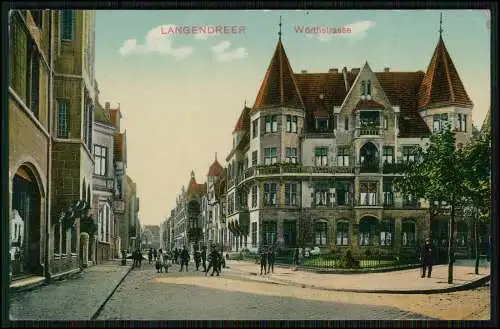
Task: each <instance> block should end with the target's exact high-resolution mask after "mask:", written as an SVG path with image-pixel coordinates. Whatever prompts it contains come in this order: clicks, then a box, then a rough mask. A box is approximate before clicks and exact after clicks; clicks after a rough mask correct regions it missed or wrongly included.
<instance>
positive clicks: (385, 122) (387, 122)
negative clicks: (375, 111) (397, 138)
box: [384, 117, 389, 130]
mask: <svg viewBox="0 0 500 329" xmlns="http://www.w3.org/2000/svg"><path fill="white" fill-rule="evenodd" d="M384 129H385V130H387V129H389V119H388V118H387V117H384Z"/></svg>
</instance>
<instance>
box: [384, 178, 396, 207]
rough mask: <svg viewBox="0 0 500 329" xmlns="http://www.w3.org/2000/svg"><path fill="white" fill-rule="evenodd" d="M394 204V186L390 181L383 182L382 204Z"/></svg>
mask: <svg viewBox="0 0 500 329" xmlns="http://www.w3.org/2000/svg"><path fill="white" fill-rule="evenodd" d="M393 205H394V188H393V186H392V183H384V206H393Z"/></svg>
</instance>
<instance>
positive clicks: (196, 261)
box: [193, 250, 201, 271]
mask: <svg viewBox="0 0 500 329" xmlns="http://www.w3.org/2000/svg"><path fill="white" fill-rule="evenodd" d="M193 256H194V264H195V266H196V271H199V270H200V263H201V252H200V251H199V250H196V251H195V252H194V255H193Z"/></svg>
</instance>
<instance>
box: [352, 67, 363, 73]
mask: <svg viewBox="0 0 500 329" xmlns="http://www.w3.org/2000/svg"><path fill="white" fill-rule="evenodd" d="M359 71H361V69H360V68H352V69H351V72H352V73H354V74H358V73H359Z"/></svg>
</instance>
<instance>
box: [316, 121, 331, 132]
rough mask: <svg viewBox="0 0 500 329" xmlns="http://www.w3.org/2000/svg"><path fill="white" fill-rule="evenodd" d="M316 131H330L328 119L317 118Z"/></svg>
mask: <svg viewBox="0 0 500 329" xmlns="http://www.w3.org/2000/svg"><path fill="white" fill-rule="evenodd" d="M316 130H319V131H326V130H328V119H327V118H317V119H316Z"/></svg>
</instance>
